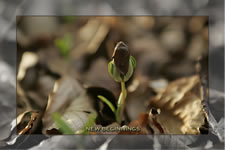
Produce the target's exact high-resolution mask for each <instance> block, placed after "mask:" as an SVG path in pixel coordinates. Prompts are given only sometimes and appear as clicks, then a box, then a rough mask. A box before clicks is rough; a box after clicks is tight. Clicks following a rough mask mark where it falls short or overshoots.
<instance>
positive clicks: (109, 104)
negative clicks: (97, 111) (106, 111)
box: [98, 95, 116, 113]
mask: <svg viewBox="0 0 225 150" xmlns="http://www.w3.org/2000/svg"><path fill="white" fill-rule="evenodd" d="M98 98H99V99H100V100H102V101H103V102H104V103H106V104H107V105H108V106H109V108H110V109H111V110H112V112H113V113H115V111H116V109H115V107H114V106H113V104H112V103H111V102H110V101H109V100H108V99H107V98H105V97H104V96H101V95H98Z"/></svg>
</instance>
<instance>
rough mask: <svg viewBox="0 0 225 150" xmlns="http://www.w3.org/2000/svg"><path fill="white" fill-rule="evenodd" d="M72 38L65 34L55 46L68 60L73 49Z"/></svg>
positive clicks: (56, 41)
mask: <svg viewBox="0 0 225 150" xmlns="http://www.w3.org/2000/svg"><path fill="white" fill-rule="evenodd" d="M72 44H73V40H72V36H71V35H69V34H65V35H64V37H62V38H58V39H56V40H55V45H56V47H57V48H58V49H59V52H60V54H61V55H62V56H63V57H64V58H65V59H67V58H68V57H69V53H70V49H71V48H72Z"/></svg>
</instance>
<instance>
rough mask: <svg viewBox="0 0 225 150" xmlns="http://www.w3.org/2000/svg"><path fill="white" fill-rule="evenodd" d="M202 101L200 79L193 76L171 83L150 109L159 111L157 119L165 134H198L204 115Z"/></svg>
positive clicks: (152, 101)
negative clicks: (153, 108)
mask: <svg viewBox="0 0 225 150" xmlns="http://www.w3.org/2000/svg"><path fill="white" fill-rule="evenodd" d="M202 99H203V97H202V87H201V84H200V78H199V76H197V75H195V76H191V77H184V78H181V79H178V80H176V81H173V82H171V83H170V84H169V85H168V86H167V88H166V90H165V91H164V92H161V93H159V94H158V95H157V96H156V97H155V98H154V99H152V100H151V101H150V107H156V108H160V109H161V113H160V114H159V115H158V116H157V119H158V121H159V123H160V124H161V126H162V127H163V128H164V130H165V132H166V133H167V134H199V133H200V131H199V128H200V127H201V126H202V125H203V124H204V119H205V115H206V114H205V112H204V111H203V106H202Z"/></svg>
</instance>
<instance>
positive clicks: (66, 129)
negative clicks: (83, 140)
mask: <svg viewBox="0 0 225 150" xmlns="http://www.w3.org/2000/svg"><path fill="white" fill-rule="evenodd" d="M53 120H54V121H55V124H56V126H57V127H58V128H59V131H60V132H62V133H63V134H74V132H73V130H72V129H71V128H70V126H69V125H68V124H67V123H66V122H65V121H64V120H63V119H62V117H61V115H60V114H59V113H58V112H54V113H53Z"/></svg>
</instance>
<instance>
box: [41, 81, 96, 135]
mask: <svg viewBox="0 0 225 150" xmlns="http://www.w3.org/2000/svg"><path fill="white" fill-rule="evenodd" d="M54 112H58V113H60V114H61V116H62V119H63V120H64V121H65V122H66V123H68V125H69V126H70V127H71V128H72V129H73V131H74V132H76V131H77V130H79V129H81V128H82V127H83V126H84V124H85V123H86V122H87V121H88V117H89V115H90V113H91V112H93V113H95V111H94V109H93V105H92V101H91V98H90V97H89V96H88V95H87V94H86V92H85V90H84V89H83V88H82V87H81V85H80V84H79V83H78V82H77V81H76V80H74V79H72V78H70V77H64V78H62V79H61V80H59V81H56V83H55V85H54V89H53V92H52V93H51V94H50V95H49V99H48V105H47V108H46V112H45V114H44V117H43V119H42V120H43V130H42V132H43V133H46V130H51V129H54V128H55V129H58V128H57V126H56V124H55V123H54V122H53V118H52V114H53V113H54Z"/></svg>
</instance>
